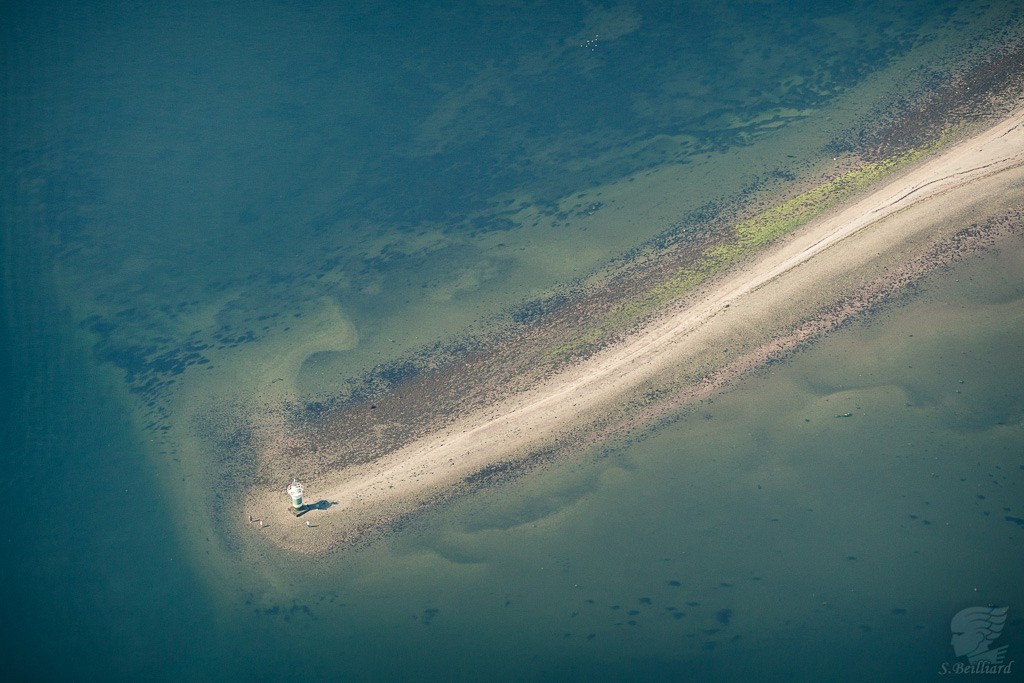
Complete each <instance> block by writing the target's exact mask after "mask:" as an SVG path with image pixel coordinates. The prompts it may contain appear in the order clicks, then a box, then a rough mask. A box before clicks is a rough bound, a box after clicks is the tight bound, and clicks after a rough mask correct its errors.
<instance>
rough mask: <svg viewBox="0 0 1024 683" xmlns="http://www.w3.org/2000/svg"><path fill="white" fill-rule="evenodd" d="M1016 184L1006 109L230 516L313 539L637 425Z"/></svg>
mask: <svg viewBox="0 0 1024 683" xmlns="http://www.w3.org/2000/svg"><path fill="white" fill-rule="evenodd" d="M1022 189H1024V110H1021V109H1018V110H1016V111H1015V112H1014V113H1013V114H1012V115H1010V116H1009V117H1007V118H1006V119H1004V120H1002V121H1000V122H999V123H998V124H997V125H995V126H993V127H990V128H988V129H986V130H984V131H982V132H980V133H977V134H974V135H972V136H971V137H969V138H967V139H965V140H962V141H960V142H958V143H957V144H955V145H953V146H951V147H948V148H946V149H945V150H943V151H941V152H939V153H938V154H936V155H935V156H933V157H930V158H928V159H926V160H924V161H922V162H919V163H918V164H917V165H915V166H914V167H913V168H911V169H909V170H907V171H904V172H902V173H900V174H899V175H898V177H895V178H890V179H886V180H884V181H882V184H881V185H879V186H878V187H876V188H874V189H872V190H870V191H869V192H868V193H867V194H865V195H862V196H861V197H859V198H857V199H856V200H853V201H851V202H848V203H847V204H846V205H845V206H843V207H841V208H839V209H836V210H834V211H832V212H831V213H829V214H828V215H826V216H824V217H820V218H818V219H815V220H814V221H812V222H811V223H809V224H808V225H806V226H804V227H803V228H801V229H800V230H799V231H798V232H797V233H795V234H793V235H790V236H788V237H787V238H785V239H784V240H783V241H781V242H779V243H776V244H773V245H771V246H770V247H769V248H768V249H766V250H765V251H764V252H762V253H761V254H759V255H758V256H757V257H756V258H753V259H750V260H749V261H747V262H746V263H744V264H742V265H741V266H739V267H736V268H733V269H732V270H731V271H729V272H728V273H726V274H725V275H724V276H721V277H718V278H716V279H715V281H713V282H711V283H708V284H706V285H705V286H704V287H702V289H701V291H700V292H699V296H695V297H689V298H688V299H687V301H686V302H683V303H680V304H677V305H676V306H675V307H674V308H673V309H672V310H667V311H665V312H664V315H662V316H661V317H660V318H658V319H657V320H655V321H654V322H652V323H650V324H648V325H646V326H645V327H644V329H642V330H640V331H638V332H636V333H634V334H632V335H630V336H629V337H628V338H626V339H625V340H623V341H621V342H620V343H617V344H615V345H613V346H610V347H608V348H606V349H604V350H602V351H600V352H598V353H597V354H595V355H594V356H592V357H590V358H588V359H586V360H584V361H581V362H579V363H577V364H575V365H572V366H570V367H568V368H567V369H565V370H564V371H562V372H560V373H558V374H557V375H555V376H553V377H551V378H549V379H548V380H546V381H544V382H543V383H541V384H538V385H537V386H535V387H533V388H531V389H529V390H527V391H523V392H519V393H516V394H514V395H512V396H508V397H505V398H502V399H500V400H497V401H495V403H494V404H493V405H489V406H487V407H485V408H483V409H478V410H475V411H471V412H468V413H467V414H465V415H461V416H459V417H458V418H457V419H456V420H455V421H454V422H451V423H449V424H448V425H446V426H445V427H444V428H442V429H441V430H439V431H435V432H433V433H430V434H428V435H426V436H424V437H422V438H418V439H416V440H415V441H413V442H411V443H409V444H407V445H405V446H404V447H402V448H400V449H398V450H396V451H394V452H392V453H390V454H388V455H386V456H384V457H382V458H378V459H376V460H374V461H372V462H369V463H364V464H360V465H354V466H349V467H346V468H344V469H339V470H336V471H333V472H329V473H327V474H325V475H323V476H320V477H318V478H316V479H312V480H309V481H304V482H303V483H304V484H305V486H306V490H307V496H306V499H307V501H308V502H311V503H316V502H317V501H324V504H323V505H322V506H321V509H315V510H312V511H311V512H309V513H307V514H306V515H305V516H304V517H302V518H298V519H297V518H295V517H294V516H293V515H292V514H291V513H290V512H289V509H288V507H289V505H288V497H287V495H286V494H285V492H284V487H285V486H286V485H287V483H288V482H284V481H282V482H281V483H280V484H281V486H280V488H275V489H273V490H270V489H264V488H256V489H253V490H252V491H251V492H250V493H249V495H248V496H247V497H246V500H245V502H244V506H243V508H242V520H243V522H242V523H243V524H244V520H245V519H246V517H247V516H251V517H253V518H255V519H259V520H263V522H264V524H265V525H266V526H264V527H262V528H258V532H259V533H261V534H262V535H263V537H264V538H265V539H267V540H269V541H272V542H273V543H274V544H276V545H278V546H280V547H282V548H285V549H288V550H293V551H298V552H305V553H312V552H322V551H325V550H329V549H332V548H336V547H338V546H341V545H346V544H350V543H353V542H356V541H358V540H360V539H362V538H365V537H367V536H368V535H372V534H373V533H375V532H378V531H380V530H382V529H385V528H387V527H388V526H390V525H393V524H395V523H396V522H399V521H400V520H402V519H403V518H405V517H407V516H408V515H410V514H412V513H414V512H415V511H416V510H417V509H419V508H421V507H423V506H425V505H429V504H431V503H432V502H436V501H438V500H442V499H445V498H447V497H449V496H452V495H455V494H458V493H461V492H464V491H467V490H472V489H474V488H478V487H479V486H481V485H485V484H486V481H487V477H486V476H480V475H481V473H487V472H493V471H499V470H501V469H502V468H504V467H519V466H522V465H523V464H529V463H530V462H531V460H533V459H539V460H543V458H544V457H545V454H550V453H551V452H552V451H554V450H558V449H564V448H566V447H569V446H573V445H577V446H578V445H580V444H584V443H587V442H590V441H593V440H594V439H595V438H599V437H600V436H601V435H608V434H613V433H621V432H622V431H623V430H627V429H629V428H630V427H631V426H632V425H642V424H646V423H649V422H650V421H651V420H653V419H657V417H658V416H659V415H663V414H665V412H666V411H667V410H670V409H677V408H678V407H680V406H681V405H684V404H685V403H686V402H689V401H693V400H696V399H699V398H701V397H704V396H707V395H708V394H710V393H711V392H713V391H715V390H717V388H718V387H721V386H722V385H724V384H727V383H728V382H729V381H731V380H732V379H734V378H735V377H737V376H739V375H742V374H744V373H746V372H749V371H751V370H753V369H756V368H757V367H761V366H763V364H764V363H765V362H767V361H769V360H771V359H772V358H775V357H778V356H779V354H780V353H784V352H786V351H791V350H792V349H794V348H796V347H798V346H799V345H800V344H802V343H806V342H807V340H809V339H812V338H814V337H815V336H816V335H818V334H820V333H821V332H822V331H823V330H826V331H827V329H829V328H834V327H835V326H836V325H837V324H840V323H841V322H842V320H844V319H846V318H848V317H850V316H854V315H859V314H861V313H862V312H863V311H864V310H865V309H866V307H867V306H868V305H870V303H871V301H872V297H877V296H880V295H882V294H885V293H887V292H888V293H892V292H893V291H897V290H898V289H899V287H900V286H902V285H903V284H905V283H906V282H907V281H908V279H911V278H912V277H913V276H914V274H915V273H920V272H924V271H927V270H928V269H929V268H932V267H934V266H936V265H941V261H942V258H941V255H942V254H944V253H948V251H949V250H948V249H943V248H942V247H941V245H943V244H946V245H949V244H953V240H954V236H955V235H957V233H958V232H960V231H961V230H962V229H963V228H966V227H968V226H971V225H977V224H978V223H980V222H982V221H984V220H986V219H989V225H996V224H997V223H998V219H999V218H1000V217H1004V216H1007V215H1011V214H1013V212H1014V211H1016V210H1018V209H1019V208H1020V206H1021V203H1022V199H1021V197H1022V194H1024V193H1022ZM645 396H646V397H653V398H649V400H648V399H645V398H644V397H645ZM255 432H256V441H257V443H258V444H259V446H260V449H261V453H260V455H261V457H262V458H264V459H274V458H281V457H286V455H285V454H286V453H287V452H288V449H289V447H290V443H289V441H290V440H289V436H288V427H287V425H285V424H284V423H283V421H282V418H281V417H280V416H276V415H274V414H268V415H264V416H261V417H260V419H259V421H258V422H257V424H256V425H255ZM595 435H597V436H595ZM291 445H293V444H291ZM330 448H332V449H338V450H344V449H345V444H344V443H338V444H332V445H331V446H330ZM306 521H309V522H310V524H311V525H314V526H312V527H310V526H307V524H306ZM253 526H258V525H253Z"/></svg>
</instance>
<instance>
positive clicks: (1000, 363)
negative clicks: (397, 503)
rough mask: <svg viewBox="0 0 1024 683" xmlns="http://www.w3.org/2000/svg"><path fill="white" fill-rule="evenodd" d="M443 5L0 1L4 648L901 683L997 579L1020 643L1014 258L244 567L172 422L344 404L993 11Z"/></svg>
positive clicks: (217, 480)
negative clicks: (385, 520) (335, 543)
mask: <svg viewBox="0 0 1024 683" xmlns="http://www.w3.org/2000/svg"><path fill="white" fill-rule="evenodd" d="M435 5H436V3H418V4H412V5H410V4H409V3H399V4H396V5H393V6H390V7H381V6H380V5H379V3H360V2H350V3H316V2H309V3H285V2H266V3H251V2H250V3H230V2H228V3H205V2H196V3H189V2H186V3H177V4H172V5H161V4H142V5H138V6H132V5H126V4H124V3H102V2H87V3H86V2H82V3H77V2H52V3H48V2H33V3H19V2H14V3H6V4H5V6H4V9H3V10H2V14H0V19H2V20H0V24H2V26H3V29H2V31H3V34H2V41H0V42H2V43H3V50H4V53H3V66H2V69H3V74H4V83H3V91H2V97H3V112H2V118H3V121H4V123H3V146H2V150H3V164H4V166H3V168H4V173H3V192H4V195H3V200H2V204H3V207H4V209H3V214H2V216H3V219H2V221H3V222H2V226H3V233H2V234H3V237H2V240H3V241H2V243H0V251H2V254H3V264H4V265H3V276H4V290H3V291H4V300H3V301H4V307H3V308H4V335H3V346H2V348H3V351H4V353H3V355H4V358H5V362H4V365H3V368H4V370H3V371H4V378H3V386H4V391H3V392H2V394H3V401H4V408H5V410H4V417H3V419H2V423H3V433H2V434H3V440H4V445H3V452H4V454H5V455H6V457H7V461H8V465H7V474H6V476H5V477H4V479H3V481H4V492H5V493H6V497H7V499H8V501H9V503H10V504H11V506H12V507H11V510H12V512H13V514H11V515H9V517H10V519H9V520H8V521H7V530H6V534H5V535H4V537H5V539H6V543H5V544H4V555H5V558H4V562H5V565H6V566H8V567H9V571H10V574H9V579H8V580H7V581H6V582H5V590H4V599H5V602H6V605H7V608H6V609H7V614H8V617H7V618H5V619H4V620H3V621H4V631H5V642H6V643H7V646H8V648H7V649H8V652H11V653H18V655H19V656H18V657H17V658H16V661H15V662H14V663H13V664H12V666H13V668H14V671H15V672H16V674H17V675H18V676H20V677H25V676H28V675H33V676H42V677H43V678H90V677H96V676H99V675H105V676H108V677H113V678H116V679H137V678H140V677H142V678H172V679H203V678H210V679H213V678H216V679H218V680H224V679H228V680H230V679H244V678H269V677H271V676H282V675H293V676H294V675H300V676H303V677H312V676H319V677H330V678H336V677H339V676H352V677H355V678H378V679H379V678H388V677H395V678H399V677H401V678H413V677H416V678H423V677H437V676H444V677H457V678H467V679H476V678H480V677H481V676H483V675H485V674H486V675H488V676H498V677H500V678H508V679H512V678H516V679H521V678H552V679H554V678H558V679H562V678H567V677H568V678H580V679H583V678H587V679H602V678H604V679H608V680H620V679H622V678H623V677H642V678H659V677H671V678H680V677H686V676H693V677H706V676H713V677H718V678H728V677H734V678H737V679H740V678H742V679H744V680H750V679H751V678H753V677H757V676H760V675H763V674H764V672H765V671H769V672H775V673H776V675H777V677H778V678H779V679H780V680H794V679H805V680H821V679H822V678H831V677H834V675H835V674H836V673H837V672H839V671H848V672H852V675H854V677H856V678H867V677H876V678H887V679H901V680H904V679H907V678H910V679H913V678H923V677H924V676H926V675H927V676H931V675H932V674H933V673H934V671H937V670H938V667H939V665H940V664H941V663H942V662H943V661H947V660H949V661H952V656H953V654H952V652H951V651H950V648H949V645H948V641H949V633H948V624H949V618H950V616H951V615H952V614H953V613H954V612H955V611H956V610H958V609H960V608H961V607H964V606H969V605H971V604H989V603H992V604H1008V605H1009V606H1010V617H1011V621H1010V622H1009V625H1008V626H1007V631H1006V632H1007V634H1010V635H1012V634H1014V633H1015V634H1016V635H1015V636H1013V637H1015V638H1016V639H1017V640H1015V641H1012V638H1011V641H1012V642H1009V647H1010V648H1011V649H1013V648H1015V647H1018V648H1021V652H1024V640H1022V637H1021V634H1022V633H1024V630H1022V627H1021V621H1020V620H1019V618H1018V617H1016V616H1014V615H1015V611H1014V610H1016V609H1018V608H1019V609H1024V599H1022V598H1024V596H1022V595H1021V591H1020V588H1019V580H1017V578H1015V577H1017V572H1015V569H1016V568H1017V567H1019V566H1020V565H1021V560H1022V558H1021V556H1020V554H1021V553H1020V549H1021V534H1022V533H1024V529H1022V524H1024V522H1021V519H1022V518H1024V509H1022V508H1021V502H1020V501H1021V500H1022V497H1021V493H1022V492H1021V486H1022V485H1024V470H1022V469H1021V462H1020V461H1021V457H1020V455H1021V452H1022V448H1021V446H1022V438H1021V437H1022V435H1021V428H1020V419H1021V398H1020V396H1021V395H1020V390H1019V387H1020V386H1021V380H1022V379H1024V378H1021V377H1020V376H1019V375H1020V370H1021V364H1020V362H1019V359H1020V357H1021V337H1020V330H1021V329H1022V326H1021V323H1022V320H1021V316H1022V315H1024V313H1022V309H1021V290H1020V284H1019V277H1017V278H1014V277H1010V276H1007V275H1003V274H1006V273H1010V274H1013V273H1018V274H1019V273H1020V272H1021V268H1020V266H1021V263H1020V255H1019V253H1018V251H1017V250H1015V249H1009V248H1007V249H1005V250H1004V251H1003V252H1002V253H1001V254H1000V255H999V256H998V257H997V256H994V255H993V256H989V257H988V258H987V260H985V261H982V262H978V263H972V264H969V265H966V266H963V267H962V268H961V269H960V270H958V271H957V272H958V273H959V281H954V279H953V277H952V276H950V277H949V278H943V279H940V280H936V281H935V282H934V283H933V284H932V285H931V288H930V289H927V291H926V292H925V294H924V295H923V296H922V297H921V298H920V299H919V300H917V301H915V302H914V303H913V304H911V305H909V306H907V307H904V308H899V309H894V310H893V311H891V312H889V313H887V314H885V315H883V316H882V317H881V318H880V319H879V320H877V321H875V322H874V323H872V324H871V325H869V326H866V327H856V326H855V327H854V328H851V329H848V330H846V331H844V332H842V333H841V334H838V335H836V336H834V337H833V338H831V339H829V340H826V341H825V342H823V343H821V344H820V345H818V346H817V347H815V348H814V349H813V350H811V351H809V352H807V353H804V354H801V355H800V356H798V357H797V358H796V359H794V360H793V361H792V362H791V363H788V364H786V365H784V366H777V367H774V368H773V369H772V370H771V372H768V373H767V374H765V375H764V376H759V377H756V378H752V379H750V380H748V381H745V382H744V383H742V384H741V385H740V386H738V387H736V388H734V389H733V390H732V391H730V392H729V393H727V394H726V395H724V396H721V397H719V398H717V399H715V401H714V403H711V404H707V405H702V406H700V407H699V408H697V409H695V410H693V411H690V412H687V413H685V414H683V415H682V416H680V418H679V420H677V421H675V422H673V423H672V424H670V425H668V426H665V427H661V428H659V429H657V430H656V431H654V432H653V433H650V434H647V435H645V436H644V438H642V439H638V440H636V441H635V442H631V443H628V444H610V445H608V446H606V447H603V448H602V449H601V450H600V451H597V452H594V453H590V454H587V455H585V456H583V457H581V458H579V459H577V460H574V461H572V462H568V463H564V464H561V465H559V466H557V467H553V468H551V469H549V470H548V471H545V472H543V473H541V474H539V475H537V476H532V477H526V478H524V479H522V480H519V481H517V482H514V483H513V484H511V485H508V486H504V487H499V488H495V489H491V490H487V491H484V492H482V493H481V494H480V495H477V496H473V497H471V498H468V499H465V500H463V501H460V502H458V503H457V504H455V505H453V506H451V507H450V508H446V509H443V510H438V511H435V512H431V513H429V514H427V515H426V516H424V517H423V518H422V519H420V520H418V521H417V522H415V523H414V524H412V525H411V526H410V527H409V528H408V529H406V530H405V531H403V532H402V533H400V534H397V535H395V536H394V537H393V538H391V539H390V540H388V541H387V542H385V543H381V544H378V545H376V546H374V547H371V548H369V549H367V550H364V551H362V552H359V553H354V554H347V555H345V556H343V557H330V558H326V559H313V560H310V559H303V560H301V561H300V560H296V559H294V558H284V557H280V556H278V555H277V554H275V553H273V552H267V553H266V556H264V557H257V558H256V559H255V561H254V560H253V558H252V556H251V555H249V556H247V557H248V558H249V559H248V560H247V561H246V562H245V563H242V562H240V561H239V560H238V557H239V556H238V554H236V553H235V552H234V547H235V546H234V542H233V541H232V538H233V536H234V535H235V534H237V533H240V532H239V531H238V530H234V529H230V530H225V529H223V528H220V527H218V524H219V522H218V519H217V518H216V517H215V516H214V515H212V514H211V513H210V510H212V509H214V508H216V507H217V505H218V504H219V501H220V500H221V498H222V497H224V496H230V493H231V492H230V491H224V490H223V489H222V487H223V486H224V482H225V481H226V480H225V478H224V474H225V473H224V471H223V462H222V460H220V459H219V457H214V455H213V454H211V449H212V446H211V444H210V443H209V442H207V441H205V440H204V438H205V436H206V433H205V432H203V431H202V429H200V428H199V427H200V426H201V425H202V423H203V421H202V419H200V418H203V417H206V416H209V415H215V414H219V413H220V412H222V411H226V407H227V406H229V405H237V404H239V403H244V402H246V401H250V400H253V397H257V398H259V397H264V396H265V397H266V398H267V399H268V400H270V399H272V398H274V397H276V396H279V395H280V393H279V392H281V391H283V390H284V389H282V387H287V391H289V392H291V395H293V396H297V397H301V398H313V399H316V398H319V397H323V396H329V395H333V394H337V393H339V392H344V391H345V387H347V386H348V384H347V382H348V381H349V380H351V379H353V378H355V377H358V376H360V375H361V374H362V373H364V372H366V371H367V370H369V369H371V368H374V367H377V366H379V365H380V364H382V363H399V364H400V363H401V362H402V360H403V359H405V358H407V357H408V356H409V354H411V353H414V352H418V351H420V350H422V349H424V348H429V347H431V346H432V345H434V344H437V343H439V342H443V341H445V340H448V339H451V338H453V337H457V336H459V335H465V334H473V333H474V332H479V331H480V330H481V329H482V328H485V327H486V325H487V322H486V321H488V320H492V319H494V318H495V316H501V315H503V314H507V313H508V312H509V311H511V310H514V309H515V308H516V307H519V306H522V305H523V304H524V303H526V302H528V301H530V300H532V299H536V298H537V297H540V296H544V295H547V294H550V293H552V292H557V291H559V290H560V288H564V287H565V286H567V284H569V283H571V282H573V281H574V280H576V279H578V278H581V277H585V276H586V275H587V274H589V273H592V272H593V271H594V270H595V269H598V268H601V267H602V266H604V265H605V264H607V263H608V262H609V261H611V260H612V259H615V258H616V257H619V256H621V255H622V254H624V253H626V252H628V251H629V250H630V249H633V248H635V247H637V246H638V245H640V244H642V243H645V242H649V241H651V240H656V239H657V238H658V237H659V236H661V235H664V234H666V233H667V232H668V231H670V230H673V229H677V228H678V227H679V226H680V225H681V224H684V223H685V222H686V221H687V220H692V219H694V218H695V217H700V216H704V215H707V214H708V212H710V211H713V209H714V207H715V206H716V205H717V204H718V203H720V202H723V201H726V200H730V199H735V198H736V197H739V196H742V195H743V193H745V192H750V191H751V190H752V189H753V188H757V187H762V186H764V185H766V184H768V183H781V182H784V181H786V180H787V179H797V178H803V177H805V176H806V175H807V174H812V173H813V170H814V169H815V168H818V166H817V165H818V164H819V163H821V162H822V161H823V160H824V161H827V159H829V158H830V157H831V155H832V154H833V153H834V152H835V151H836V150H837V149H839V148H840V147H841V145H839V146H838V147H837V144H836V143H837V140H838V141H839V142H842V141H843V140H844V138H849V137H850V136H852V135H856V130H857V126H861V125H863V124H864V122H865V120H870V117H871V112H872V111H873V109H874V108H875V107H878V106H880V105H881V104H883V103H891V102H892V101H893V100H894V99H898V98H899V94H900V93H901V92H902V91H903V90H902V89H905V91H906V93H908V94H909V93H915V92H920V91H921V90H922V89H925V88H927V87H930V85H931V80H930V79H932V78H933V76H934V74H936V73H938V72H939V70H940V69H942V68H946V67H950V66H953V65H955V64H957V63H960V62H965V63H966V62H967V61H969V60H970V59H972V58H973V57H974V56H975V55H976V54H977V53H978V52H980V51H981V50H983V49H985V48H986V46H989V45H990V44H991V43H992V42H999V41H1000V40H1005V39H1007V38H1008V37H1009V36H1011V35H1013V32H1014V31H1016V30H1019V28H1020V27H1019V26H1018V25H1017V23H1015V22H1019V17H1020V16H1024V13H1022V12H1021V9H1022V8H1021V7H1020V6H1019V3H1013V2H1003V3H969V2H968V3H965V2H941V1H936V2H916V3H908V4H904V5H900V6H895V7H894V6H890V4H889V3H877V2H853V3H845V4H843V5H842V6H841V7H832V6H829V5H828V4H827V3H820V2H797V3H784V4H783V3H771V2H726V3H721V2H715V3H711V2H708V3H703V2H680V3H668V2H648V3H644V2H638V3H602V4H589V3H575V2H556V3H550V2H545V3H535V4H532V3H513V2H510V3H469V2H455V3H444V4H443V7H437V6H435ZM851 131H854V132H851ZM911 335H912V336H911ZM847 413H849V414H850V417H848V418H837V417H836V416H837V415H844V414H847ZM1013 629H1015V630H1013ZM1011 631H1012V633H1011ZM851 667H852V668H851Z"/></svg>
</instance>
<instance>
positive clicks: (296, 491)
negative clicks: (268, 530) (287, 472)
mask: <svg viewBox="0 0 1024 683" xmlns="http://www.w3.org/2000/svg"><path fill="white" fill-rule="evenodd" d="M288 495H289V496H291V498H292V512H293V513H297V512H301V511H304V506H303V505H302V484H300V483H299V482H298V480H297V479H295V478H294V477H292V483H291V484H289V485H288Z"/></svg>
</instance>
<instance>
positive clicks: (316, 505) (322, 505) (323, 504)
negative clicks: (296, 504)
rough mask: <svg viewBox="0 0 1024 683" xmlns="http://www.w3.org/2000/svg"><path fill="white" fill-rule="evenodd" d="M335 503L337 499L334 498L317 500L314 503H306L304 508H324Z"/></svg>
mask: <svg viewBox="0 0 1024 683" xmlns="http://www.w3.org/2000/svg"><path fill="white" fill-rule="evenodd" d="M337 504H338V501H336V500H318V501H317V502H315V503H309V504H308V505H306V509H307V510H326V509H327V508H329V507H331V506H332V505H337Z"/></svg>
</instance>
